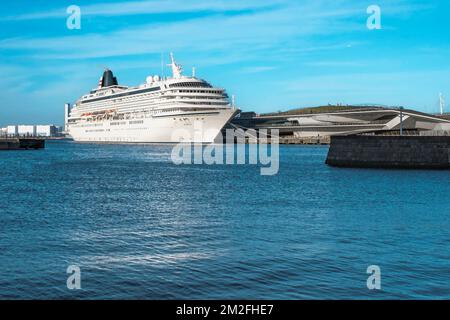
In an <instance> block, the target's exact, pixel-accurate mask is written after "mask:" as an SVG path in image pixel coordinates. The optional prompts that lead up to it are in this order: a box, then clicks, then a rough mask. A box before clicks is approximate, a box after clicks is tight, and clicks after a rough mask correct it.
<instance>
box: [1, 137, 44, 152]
mask: <svg viewBox="0 0 450 320" xmlns="http://www.w3.org/2000/svg"><path fill="white" fill-rule="evenodd" d="M44 148H45V140H44V139H40V138H0V150H38V149H44Z"/></svg>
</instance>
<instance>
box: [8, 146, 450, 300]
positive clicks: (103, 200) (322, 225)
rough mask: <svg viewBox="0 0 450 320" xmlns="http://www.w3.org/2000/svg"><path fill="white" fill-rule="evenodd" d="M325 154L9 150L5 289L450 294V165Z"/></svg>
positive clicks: (301, 295)
mask: <svg viewBox="0 0 450 320" xmlns="http://www.w3.org/2000/svg"><path fill="white" fill-rule="evenodd" d="M327 151H328V148H327V147H299V146H285V147H283V146H282V147H281V150H280V153H281V159H280V162H281V163H280V172H279V174H278V175H276V176H261V175H260V174H259V172H260V171H259V168H258V167H255V166H206V165H192V166H175V165H174V164H172V162H171V160H170V152H171V147H170V146H158V145H125V146H117V145H89V144H75V143H72V142H48V144H47V148H46V149H45V150H42V151H30V152H24V151H19V152H15V151H14V152H1V153H0V165H1V183H0V298H3V299H17V298H38V299H46V298H50V299H52V298H67V299H69V298H84V299H94V298H100V299H108V298H114V299H132V298H145V299H173V298H177V299H216V298H217V299H240V298H247V299H357V298H358V299H361V298H362V299H384V298H400V299H406V298H413V299H430V298H438V299H440V298H447V299H449V298H450V172H448V171H396V170H393V171H387V170H386V171H385V170H358V169H335V168H330V167H327V166H326V165H324V160H325V157H326V153H327ZM69 265H78V266H80V268H81V275H82V277H81V279H82V280H81V285H82V290H79V291H70V290H68V289H67V287H66V279H67V274H66V269H67V267H68V266H69ZM369 265H379V266H380V268H381V273H382V290H381V291H376V292H374V291H369V290H368V289H367V287H366V280H367V277H368V275H367V274H366V269H367V267H368V266H369Z"/></svg>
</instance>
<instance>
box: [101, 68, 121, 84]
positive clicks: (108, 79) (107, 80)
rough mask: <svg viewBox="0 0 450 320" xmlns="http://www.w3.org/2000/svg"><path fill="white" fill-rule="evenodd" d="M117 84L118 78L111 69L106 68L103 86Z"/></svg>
mask: <svg viewBox="0 0 450 320" xmlns="http://www.w3.org/2000/svg"><path fill="white" fill-rule="evenodd" d="M117 85H118V83H117V78H116V77H114V75H113V73H112V71H111V70H109V69H106V70H105V72H103V77H102V88H106V87H111V86H117Z"/></svg>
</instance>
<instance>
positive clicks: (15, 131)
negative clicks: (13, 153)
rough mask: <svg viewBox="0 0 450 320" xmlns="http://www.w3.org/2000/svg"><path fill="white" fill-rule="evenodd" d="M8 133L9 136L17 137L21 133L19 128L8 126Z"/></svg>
mask: <svg viewBox="0 0 450 320" xmlns="http://www.w3.org/2000/svg"><path fill="white" fill-rule="evenodd" d="M6 133H7V134H8V136H17V135H18V133H19V131H18V128H17V126H7V127H6Z"/></svg>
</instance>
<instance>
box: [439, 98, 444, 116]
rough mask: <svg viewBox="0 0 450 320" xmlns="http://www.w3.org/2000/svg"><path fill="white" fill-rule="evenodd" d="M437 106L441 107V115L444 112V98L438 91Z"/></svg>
mask: <svg viewBox="0 0 450 320" xmlns="http://www.w3.org/2000/svg"><path fill="white" fill-rule="evenodd" d="M439 107H440V109H441V115H442V114H444V108H445V99H444V96H443V95H442V93H439Z"/></svg>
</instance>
